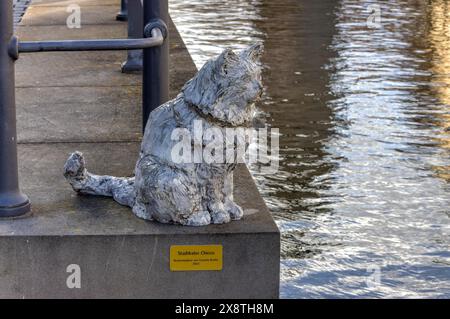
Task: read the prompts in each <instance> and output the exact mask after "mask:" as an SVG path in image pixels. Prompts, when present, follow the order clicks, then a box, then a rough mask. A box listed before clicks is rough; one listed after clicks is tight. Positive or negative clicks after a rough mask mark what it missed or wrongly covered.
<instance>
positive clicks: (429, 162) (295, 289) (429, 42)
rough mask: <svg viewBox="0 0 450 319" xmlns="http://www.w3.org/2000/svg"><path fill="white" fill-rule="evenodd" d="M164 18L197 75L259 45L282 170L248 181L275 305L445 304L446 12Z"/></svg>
mask: <svg viewBox="0 0 450 319" xmlns="http://www.w3.org/2000/svg"><path fill="white" fill-rule="evenodd" d="M377 5H378V7H377ZM378 9H379V12H380V17H381V20H377V19H375V20H373V19H372V18H373V17H374V14H376V12H377V10H378ZM171 14H172V17H173V18H174V20H175V23H176V24H177V26H178V28H179V29H180V31H181V33H182V36H183V38H184V40H185V42H186V44H187V46H188V48H189V50H190V52H191V54H192V55H193V57H194V60H195V62H196V64H197V65H198V66H201V65H202V64H203V63H204V61H205V60H206V59H208V58H210V57H212V56H214V55H216V54H217V53H218V52H220V51H221V50H222V48H223V47H226V46H230V47H233V48H242V47H244V46H246V45H247V44H249V43H252V42H253V41H255V40H256V39H261V40H263V41H264V43H265V48H266V53H265V56H264V58H263V62H264V65H265V72H264V82H265V94H264V98H263V101H262V102H261V103H260V105H259V107H260V109H261V110H262V116H263V117H265V118H266V121H267V123H268V124H269V125H270V126H272V127H277V128H279V129H280V156H279V157H280V169H279V171H278V173H277V174H273V175H267V174H260V173H258V170H256V169H254V170H253V175H254V177H255V179H256V181H257V184H258V187H259V190H260V191H261V193H262V195H263V197H264V199H265V200H266V203H267V204H268V206H269V209H270V210H271V211H272V212H273V215H274V217H275V219H276V221H277V223H278V225H279V227H280V229H281V231H282V258H283V259H282V274H281V275H282V282H281V288H282V289H281V297H283V298H306V297H337V298H339V297H446V298H450V224H449V221H450V220H449V217H450V1H448V2H447V1H444V0H436V1H420V0H416V1H406V0H392V1H379V2H377V1H358V0H340V1H339V0H336V1H328V0H321V1H306V0H303V1H302V0H278V1H270V0H267V1H265V0H193V1H186V0H171ZM368 19H369V20H368ZM368 22H369V23H368Z"/></svg>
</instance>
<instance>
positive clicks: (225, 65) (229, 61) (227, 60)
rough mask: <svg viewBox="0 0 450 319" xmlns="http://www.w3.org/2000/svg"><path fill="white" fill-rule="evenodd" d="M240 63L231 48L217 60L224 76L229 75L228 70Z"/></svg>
mask: <svg viewBox="0 0 450 319" xmlns="http://www.w3.org/2000/svg"><path fill="white" fill-rule="evenodd" d="M238 62H239V57H238V56H237V55H236V53H234V51H233V50H231V49H230V48H227V49H225V50H224V51H223V52H222V53H221V54H220V55H219V57H218V58H217V67H218V68H219V70H220V72H221V73H222V74H224V75H226V74H228V70H229V69H230V68H231V67H232V66H233V65H234V64H236V63H238Z"/></svg>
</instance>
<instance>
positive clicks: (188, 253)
mask: <svg viewBox="0 0 450 319" xmlns="http://www.w3.org/2000/svg"><path fill="white" fill-rule="evenodd" d="M222 250H223V249H222V245H196V246H178V245H176V246H170V270H171V271H199V270H222V264H223V255H222Z"/></svg>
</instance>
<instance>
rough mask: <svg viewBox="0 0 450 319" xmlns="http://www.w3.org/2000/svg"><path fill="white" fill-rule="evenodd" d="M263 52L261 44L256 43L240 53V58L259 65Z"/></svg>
mask: <svg viewBox="0 0 450 319" xmlns="http://www.w3.org/2000/svg"><path fill="white" fill-rule="evenodd" d="M263 52H264V45H263V43H262V42H256V43H255V44H253V45H251V46H250V47H248V48H247V49H246V50H244V51H242V53H241V56H243V57H244V58H246V59H248V60H250V61H252V62H255V63H259V62H260V60H261V56H262V54H263Z"/></svg>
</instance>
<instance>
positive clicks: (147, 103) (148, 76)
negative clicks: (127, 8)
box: [142, 0, 169, 131]
mask: <svg viewBox="0 0 450 319" xmlns="http://www.w3.org/2000/svg"><path fill="white" fill-rule="evenodd" d="M158 19H159V20H162V22H163V23H165V25H169V8H168V0H144V24H145V25H146V26H147V27H148V25H149V24H151V23H152V21H155V20H158ZM147 27H146V28H147ZM166 36H167V37H166V39H165V40H164V43H163V44H162V45H161V46H159V47H154V48H150V49H144V72H143V84H142V85H143V86H142V121H143V125H142V128H143V130H144V131H145V125H146V124H147V119H148V116H149V115H150V112H151V111H153V110H154V109H155V108H157V107H158V106H159V105H161V104H163V103H165V102H167V101H168V99H169V36H168V34H167V35H166Z"/></svg>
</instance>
